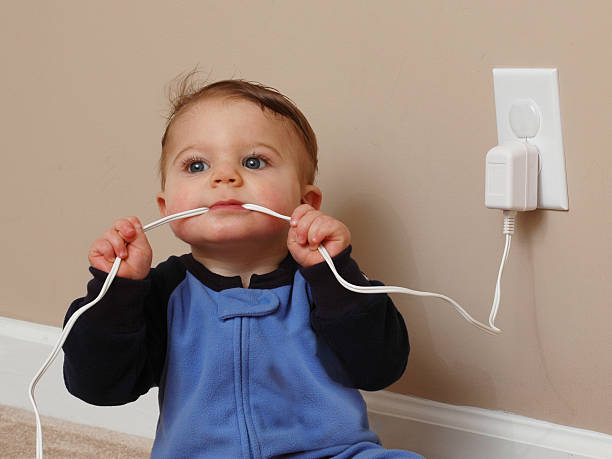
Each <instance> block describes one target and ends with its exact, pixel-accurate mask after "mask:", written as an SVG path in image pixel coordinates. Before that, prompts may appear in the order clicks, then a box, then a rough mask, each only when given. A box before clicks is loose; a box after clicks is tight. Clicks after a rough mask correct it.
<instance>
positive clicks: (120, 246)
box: [102, 227, 127, 258]
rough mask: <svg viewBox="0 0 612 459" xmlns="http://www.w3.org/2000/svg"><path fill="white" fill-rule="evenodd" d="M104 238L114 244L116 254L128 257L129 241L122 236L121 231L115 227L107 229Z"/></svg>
mask: <svg viewBox="0 0 612 459" xmlns="http://www.w3.org/2000/svg"><path fill="white" fill-rule="evenodd" d="M102 239H104V240H106V241H108V243H109V244H110V245H111V246H112V248H113V251H114V252H115V256H117V257H120V258H125V257H127V246H126V244H127V241H126V240H125V239H124V238H123V237H122V235H121V233H120V232H119V231H118V230H116V229H115V228H114V227H113V228H111V229H109V230H107V231H106V232H105V233H104V234H103V235H102Z"/></svg>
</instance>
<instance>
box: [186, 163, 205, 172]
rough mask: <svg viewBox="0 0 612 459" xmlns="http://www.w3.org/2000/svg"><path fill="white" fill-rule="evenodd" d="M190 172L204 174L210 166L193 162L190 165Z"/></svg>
mask: <svg viewBox="0 0 612 459" xmlns="http://www.w3.org/2000/svg"><path fill="white" fill-rule="evenodd" d="M188 169H189V172H202V171H205V170H206V169H208V164H206V163H205V162H204V161H192V162H191V163H189V168H188Z"/></svg>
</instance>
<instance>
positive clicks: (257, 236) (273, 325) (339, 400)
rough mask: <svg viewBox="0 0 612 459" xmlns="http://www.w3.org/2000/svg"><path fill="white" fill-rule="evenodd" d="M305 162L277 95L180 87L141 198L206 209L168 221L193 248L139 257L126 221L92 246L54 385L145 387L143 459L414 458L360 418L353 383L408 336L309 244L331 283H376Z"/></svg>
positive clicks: (103, 395) (133, 390)
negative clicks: (152, 189)
mask: <svg viewBox="0 0 612 459" xmlns="http://www.w3.org/2000/svg"><path fill="white" fill-rule="evenodd" d="M187 86H188V85H187V84H183V85H181V87H182V88H186V87H187ZM316 169H317V143H316V138H315V134H314V132H313V131H312V128H311V127H310V125H309V123H308V121H307V120H306V118H305V117H304V115H303V114H302V113H301V112H300V110H299V109H298V108H297V107H296V106H295V105H294V104H293V103H292V102H291V101H290V100H289V99H288V98H286V97H285V96H283V95H282V94H280V93H279V92H278V91H276V90H274V89H271V88H268V87H265V86H262V85H260V84H256V83H250V82H245V81H242V80H227V81H220V82H217V83H213V84H210V85H207V86H204V87H202V88H200V89H198V90H185V89H183V92H182V93H181V94H179V96H178V97H177V98H176V100H175V102H174V108H173V111H172V113H171V115H170V117H169V121H168V124H167V128H166V132H165V133H164V136H163V138H162V156H161V161H160V171H161V177H162V180H161V181H162V186H161V192H160V193H159V194H158V195H157V203H158V205H159V209H160V212H161V214H162V215H163V216H166V215H171V214H174V213H176V212H180V211H184V210H189V209H193V208H198V207H208V208H209V209H210V210H209V211H208V212H207V213H205V214H202V215H199V216H196V217H190V218H185V219H182V220H177V221H174V222H173V223H171V227H172V230H173V232H174V234H176V236H177V237H179V238H180V239H181V240H183V241H184V242H186V243H187V244H189V246H190V247H191V253H189V254H186V255H182V256H180V257H170V258H169V259H168V260H167V261H165V262H163V263H161V264H160V265H158V266H157V267H155V268H151V260H152V251H151V247H150V245H149V242H148V240H147V237H146V236H145V234H144V232H143V229H142V225H141V223H140V221H139V219H138V218H136V217H128V218H123V219H119V220H117V221H116V222H114V223H113V225H112V226H111V228H110V229H108V230H107V231H106V232H105V233H104V234H103V235H102V237H101V238H100V239H98V240H96V241H95V242H94V243H93V244H92V246H91V249H90V251H89V261H90V263H91V268H90V271H91V272H92V275H93V279H92V280H91V281H90V282H89V284H88V289H87V296H86V297H84V298H80V299H77V300H76V301H74V302H73V303H72V305H71V306H70V308H69V310H68V312H67V315H66V320H68V318H69V317H70V316H71V315H72V314H73V313H74V312H75V311H76V310H77V309H78V308H79V307H81V306H82V305H84V304H86V303H88V302H89V301H91V300H92V299H93V298H95V297H96V296H97V294H98V292H99V291H100V289H101V286H102V284H103V282H104V279H105V277H106V273H107V272H108V271H109V270H110V268H111V266H112V264H113V261H114V259H115V257H117V256H118V257H120V258H122V263H121V266H120V268H119V272H118V277H117V278H116V279H115V281H114V283H113V284H112V286H111V288H110V290H109V291H108V293H107V294H106V296H105V297H104V298H103V300H102V301H101V304H98V305H96V306H95V307H94V308H92V309H91V310H89V311H87V313H85V314H84V315H83V316H82V317H81V318H80V320H79V321H78V322H77V323H76V325H75V327H74V329H73V330H72V333H71V334H70V336H69V337H68V339H67V341H66V343H65V344H64V352H65V360H64V378H65V382H66V387H67V388H68V390H69V391H70V392H71V393H72V394H74V395H75V396H77V397H79V398H81V399H82V400H84V401H86V402H88V403H92V404H96V405H118V404H124V403H128V402H130V401H133V400H136V399H137V398H138V397H139V396H140V395H142V394H144V393H146V392H147V391H148V390H149V389H150V388H151V387H153V386H158V387H159V407H160V415H159V420H158V425H157V432H156V437H155V442H154V446H153V450H152V453H151V456H152V457H156V458H174V457H176V458H179V457H180V458H200V457H201V458H208V457H210V458H238V457H241V458H251V457H254V458H269V457H285V456H287V457H303V458H320V457H338V458H349V457H356V458H360V457H363V458H365V457H368V458H383V457H385V458H386V457H410V458H417V457H421V456H419V455H417V454H415V453H411V452H408V451H399V450H386V449H384V448H383V447H382V446H380V443H379V440H378V437H377V436H376V434H375V433H373V432H372V431H370V430H369V427H368V420H367V413H366V407H365V403H364V401H363V399H362V397H361V395H360V393H359V391H358V389H364V390H379V389H382V388H384V387H386V386H388V385H389V384H391V383H393V382H394V381H396V380H397V379H399V377H400V376H401V375H402V373H403V371H404V369H405V366H406V361H407V358H408V352H409V344H408V336H407V333H406V328H405V325H404V321H403V319H402V317H401V315H400V314H399V312H398V311H397V310H396V308H395V306H394V305H393V303H392V302H391V300H390V299H389V297H388V296H386V295H382V294H377V295H363V294H357V293H352V292H350V291H348V290H345V289H344V288H343V287H342V286H341V285H340V284H338V283H337V281H336V279H335V278H334V277H333V275H332V273H331V271H330V270H329V268H328V267H327V265H326V264H325V263H324V262H323V259H322V257H321V255H320V254H319V252H318V251H317V247H318V246H319V245H320V244H323V245H324V246H325V248H326V249H327V250H328V252H329V253H330V255H331V256H332V257H333V260H334V263H335V265H336V267H337V269H338V271H339V273H340V274H341V275H342V277H344V278H345V279H346V280H348V281H349V282H352V283H354V284H358V285H381V284H380V283H377V282H375V281H368V280H367V279H366V278H365V277H364V276H363V275H362V274H361V272H360V270H359V267H358V265H357V264H356V262H355V261H354V260H353V259H352V258H351V256H350V252H351V246H350V240H351V235H350V231H349V229H348V228H347V227H346V225H344V224H343V223H342V222H340V221H338V220H336V219H335V218H333V217H330V216H328V215H325V214H324V213H322V212H321V211H320V210H319V209H320V206H321V199H322V193H321V190H319V188H317V187H316V186H315V185H314V184H313V183H314V177H315V172H316ZM244 203H253V204H258V205H261V206H264V207H267V208H269V209H272V210H274V211H276V212H278V213H280V214H283V215H291V221H290V224H289V225H287V223H286V222H285V221H282V220H279V219H277V218H275V217H272V216H269V215H266V214H262V213H259V212H253V211H250V210H246V209H245V208H243V207H242V204H244Z"/></svg>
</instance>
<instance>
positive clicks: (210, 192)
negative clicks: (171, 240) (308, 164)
mask: <svg viewBox="0 0 612 459" xmlns="http://www.w3.org/2000/svg"><path fill="white" fill-rule="evenodd" d="M165 149H166V153H167V154H168V160H167V163H166V184H165V189H164V191H162V192H161V193H159V195H158V204H159V207H160V211H161V213H162V215H164V216H165V215H170V214H173V213H176V212H180V211H183V210H188V209H193V208H197V207H209V208H210V210H209V211H208V212H207V213H206V214H203V215H201V216H198V217H192V218H187V219H183V220H178V221H175V222H174V223H172V224H171V226H172V229H173V231H174V232H175V234H176V235H177V236H178V237H179V238H180V239H182V240H183V241H185V242H187V243H188V244H190V245H192V247H193V246H195V247H201V248H209V247H211V246H214V245H215V244H219V243H231V242H237V241H244V240H246V239H252V240H253V241H254V242H255V241H259V242H264V241H265V242H268V243H269V242H274V241H277V242H278V243H285V240H286V235H287V230H288V225H287V222H285V221H282V220H278V219H276V218H274V217H270V216H268V215H264V214H261V213H259V212H252V211H248V210H245V209H244V208H242V207H241V206H240V205H241V204H244V203H253V204H259V205H262V206H265V207H268V208H270V209H272V210H275V211H276V212H279V213H281V214H284V215H291V213H292V212H293V210H294V209H295V208H296V207H297V206H298V205H300V203H301V202H302V199H303V197H304V195H305V194H307V192H308V191H309V190H312V189H314V188H315V187H314V186H312V185H304V184H302V183H301V180H300V177H302V174H301V170H300V163H301V161H300V159H301V158H303V156H302V155H305V154H306V153H305V151H304V146H303V144H302V142H301V141H300V139H299V137H298V135H297V133H296V132H294V129H293V127H292V125H291V124H290V122H289V121H288V120H286V119H285V118H283V117H281V116H280V115H277V114H275V113H273V112H271V111H269V110H265V111H262V109H261V108H260V107H259V106H258V105H256V104H254V103H252V102H249V101H246V100H242V99H230V98H226V97H214V98H206V99H203V100H201V101H198V102H196V103H195V104H194V105H193V106H191V107H189V108H188V109H187V110H186V111H185V112H183V113H181V114H180V115H179V116H178V117H177V118H176V119H175V120H174V122H173V124H172V126H171V127H170V130H169V132H168V137H167V139H166V144H165Z"/></svg>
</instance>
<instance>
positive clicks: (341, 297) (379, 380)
mask: <svg viewBox="0 0 612 459" xmlns="http://www.w3.org/2000/svg"><path fill="white" fill-rule="evenodd" d="M350 253H351V247H348V248H347V249H346V250H344V251H343V252H341V253H340V254H338V255H337V256H335V257H334V258H333V261H334V265H335V266H336V269H337V271H338V273H339V274H340V275H341V276H342V277H343V278H344V279H345V280H347V281H348V282H350V283H352V284H356V285H362V286H368V285H382V284H381V283H380V282H377V281H369V280H367V279H366V277H365V276H364V275H363V274H362V273H361V271H360V269H359V266H358V265H357V263H356V262H355V260H353V259H352V258H351V256H350ZM301 272H302V275H303V276H304V278H305V279H306V280H307V281H308V283H309V285H310V288H311V294H312V302H313V306H314V307H313V309H312V311H311V318H310V320H311V324H312V327H313V329H314V330H315V332H316V333H317V335H319V336H320V337H321V338H322V339H323V340H324V341H325V342H326V343H327V344H328V345H329V346H330V347H331V349H332V350H333V351H334V352H335V353H336V355H337V356H338V358H339V359H340V361H341V362H342V365H343V366H344V369H345V370H346V371H347V373H348V374H349V376H350V378H351V380H352V383H353V386H354V387H356V388H358V389H364V390H370V391H374V390H380V389H383V388H385V387H387V386H389V385H390V384H392V383H394V382H395V381H397V380H398V379H399V378H400V377H401V376H402V374H403V373H404V370H405V369H406V364H407V362H408V354H409V352H410V344H409V341H408V332H407V331H406V325H405V323H404V319H403V317H402V316H401V314H400V313H399V311H398V310H397V309H396V307H395V305H394V304H393V301H391V298H389V296H388V295H386V294H363V293H355V292H351V291H349V290H347V289H345V288H344V287H342V285H340V284H339V283H338V281H337V280H336V278H335V277H334V275H333V273H332V272H331V270H330V269H329V266H327V264H326V263H325V262H323V263H320V264H317V265H314V266H311V267H309V268H305V269H301Z"/></svg>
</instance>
